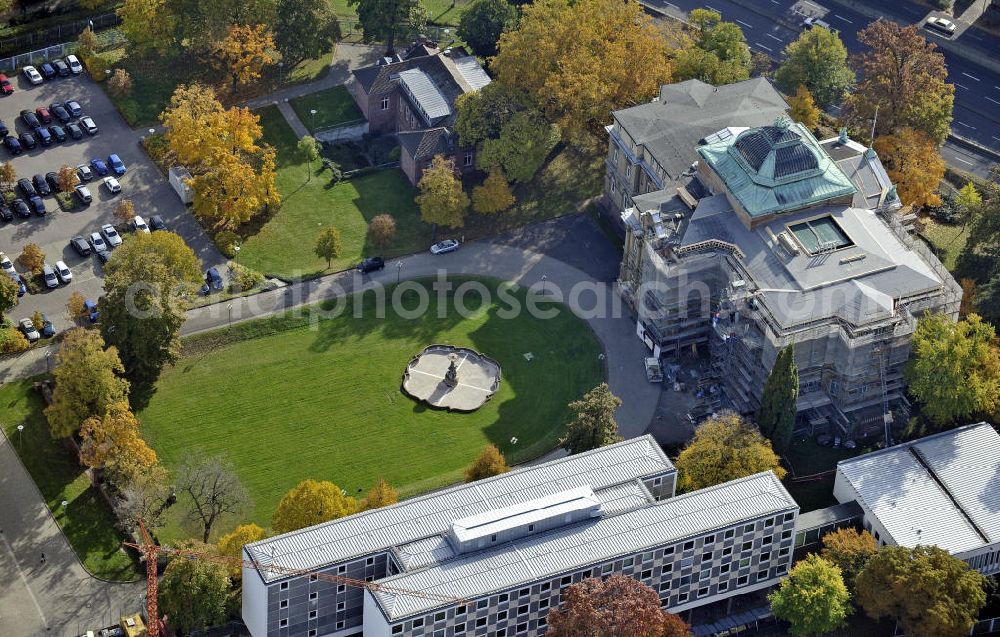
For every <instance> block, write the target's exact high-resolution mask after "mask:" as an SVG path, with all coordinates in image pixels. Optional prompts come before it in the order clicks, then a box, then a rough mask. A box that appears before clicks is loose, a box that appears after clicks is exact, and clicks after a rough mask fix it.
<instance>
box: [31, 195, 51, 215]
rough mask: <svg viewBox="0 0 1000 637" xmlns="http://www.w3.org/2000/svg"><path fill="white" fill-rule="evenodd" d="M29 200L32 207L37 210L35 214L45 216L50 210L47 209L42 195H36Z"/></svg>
mask: <svg viewBox="0 0 1000 637" xmlns="http://www.w3.org/2000/svg"><path fill="white" fill-rule="evenodd" d="M28 201H29V202H30V203H31V207H32V209H33V210H34V211H35V214H36V215H38V216H39V217H44V216H45V213H46V212H48V210H46V209H45V202H44V201H42V198H41V197H38V196H35V197H32V198H31V199H29V200H28Z"/></svg>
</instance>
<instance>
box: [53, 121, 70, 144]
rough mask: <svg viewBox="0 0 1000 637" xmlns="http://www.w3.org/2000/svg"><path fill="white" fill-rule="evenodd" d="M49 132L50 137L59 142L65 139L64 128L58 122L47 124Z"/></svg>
mask: <svg viewBox="0 0 1000 637" xmlns="http://www.w3.org/2000/svg"><path fill="white" fill-rule="evenodd" d="M49 134H50V135H52V138H53V139H54V140H56V142H57V143H59V144H61V143H63V142H64V141H66V130H65V129H64V128H63V127H62V126H60V125H59V124H53V125H52V126H49Z"/></svg>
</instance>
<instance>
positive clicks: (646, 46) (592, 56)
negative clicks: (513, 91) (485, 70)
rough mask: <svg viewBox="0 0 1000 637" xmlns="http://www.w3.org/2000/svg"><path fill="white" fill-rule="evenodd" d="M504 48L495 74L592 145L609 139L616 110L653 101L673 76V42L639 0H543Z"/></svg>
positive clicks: (569, 134)
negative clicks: (609, 125) (670, 56)
mask: <svg viewBox="0 0 1000 637" xmlns="http://www.w3.org/2000/svg"><path fill="white" fill-rule="evenodd" d="M498 50H499V53H498V54H497V56H496V57H495V58H493V61H492V64H491V69H492V70H493V72H494V73H495V76H496V78H497V79H498V80H499V81H500V82H502V83H504V84H507V85H509V86H512V87H517V88H520V89H522V90H524V91H525V92H526V93H527V94H528V96H529V98H530V100H531V101H532V102H533V103H535V104H537V105H538V106H539V108H541V109H542V111H543V112H544V114H545V115H546V117H547V118H548V119H549V121H551V122H554V123H556V124H558V125H559V128H560V129H561V130H562V134H563V139H565V140H567V141H571V142H573V143H576V144H578V145H581V146H584V147H588V148H592V147H596V146H600V145H601V144H603V143H606V138H605V137H604V129H603V126H604V125H605V124H607V123H608V122H610V121H611V112H612V111H613V110H616V109H619V108H623V107H626V106H631V105H634V104H641V103H645V102H648V101H649V99H650V98H652V97H653V96H654V95H656V94H657V93H658V91H659V89H660V85H661V84H666V83H668V82H670V77H671V75H670V61H669V59H668V45H667V42H666V41H665V40H664V39H663V38H662V37H661V36H660V33H659V32H658V30H657V29H656V27H655V26H653V24H652V19H651V18H650V17H649V16H648V15H646V14H645V13H644V12H643V10H642V6H641V5H640V4H639V3H638V2H626V3H624V4H622V3H621V2H620V1H619V0H579V1H577V2H573V3H570V2H569V1H568V0H539V1H537V2H534V3H532V4H529V5H526V6H525V7H524V8H523V14H522V16H521V19H520V20H519V21H518V24H517V26H516V27H515V28H512V29H508V30H507V31H505V32H504V33H503V34H502V35H501V36H500V41H499V44H498ZM602 140H605V141H602ZM508 174H509V171H508Z"/></svg>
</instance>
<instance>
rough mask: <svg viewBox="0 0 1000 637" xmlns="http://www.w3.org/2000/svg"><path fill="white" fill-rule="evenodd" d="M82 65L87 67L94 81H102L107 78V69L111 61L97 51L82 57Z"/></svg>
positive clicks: (109, 67)
mask: <svg viewBox="0 0 1000 637" xmlns="http://www.w3.org/2000/svg"><path fill="white" fill-rule="evenodd" d="M83 65H84V66H85V67H87V73H90V77H91V78H92V79H93V80H94V81H95V82H103V81H105V80H106V79H108V71H109V70H110V69H111V62H110V61H109V60H108V59H107V58H106V57H104V56H103V55H101V54H99V53H95V54H94V55H88V56H86V57H84V58H83Z"/></svg>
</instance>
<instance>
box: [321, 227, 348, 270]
mask: <svg viewBox="0 0 1000 637" xmlns="http://www.w3.org/2000/svg"><path fill="white" fill-rule="evenodd" d="M314 252H315V253H316V256H318V257H319V258H320V259H326V267H327V269H329V267H330V265H331V264H332V263H333V260H334V259H336V258H337V257H339V256H340V255H341V254H343V252H344V243H343V241H341V239H340V230H337V228H336V226H330V227H328V228H324V229H323V230H321V231H320V233H319V237H317V238H316V247H315V249H314Z"/></svg>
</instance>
